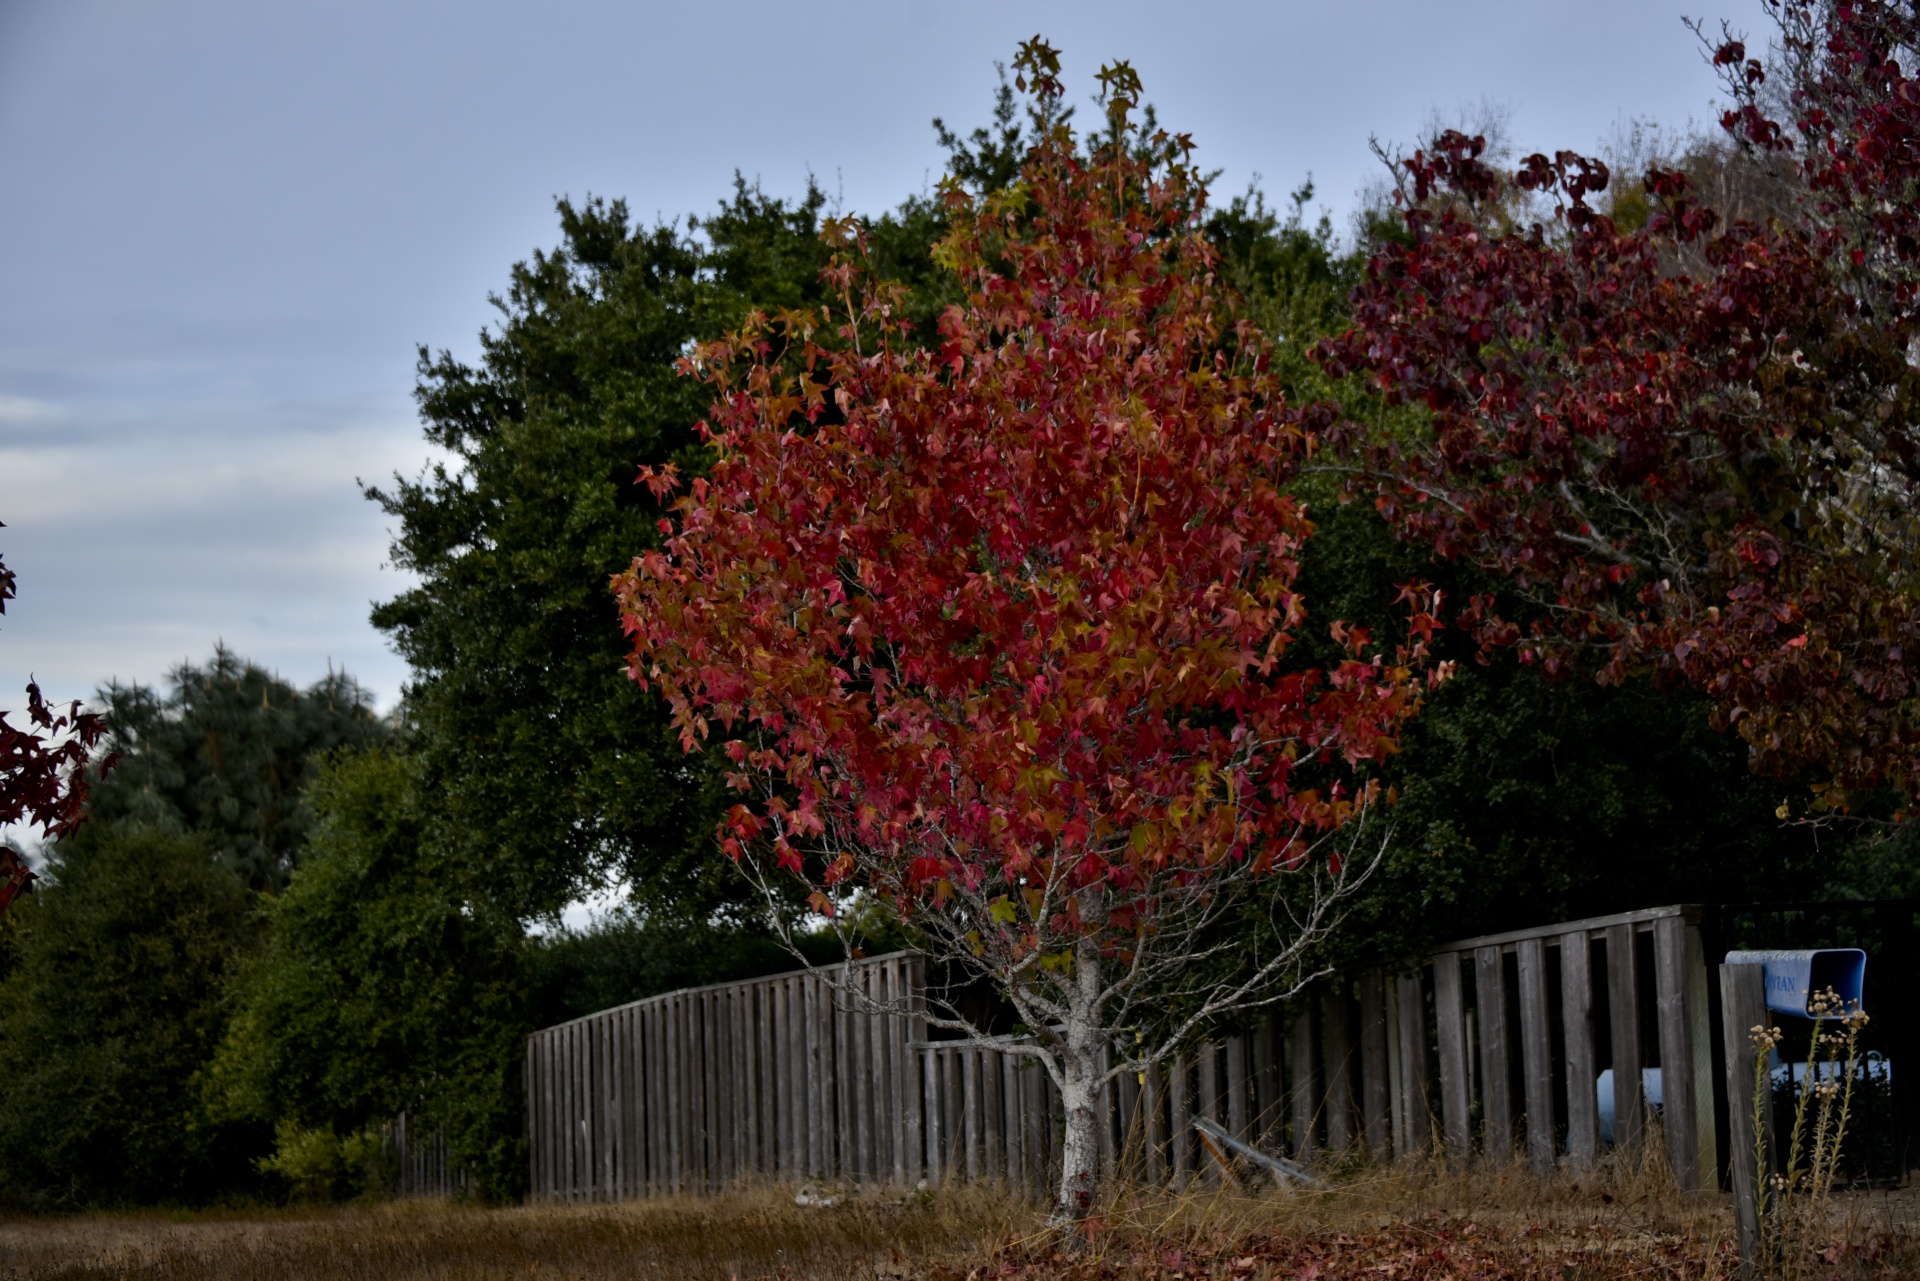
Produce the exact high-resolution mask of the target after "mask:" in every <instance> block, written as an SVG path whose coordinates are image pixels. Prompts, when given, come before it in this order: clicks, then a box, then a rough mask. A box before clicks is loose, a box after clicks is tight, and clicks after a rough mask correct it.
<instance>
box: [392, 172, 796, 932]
mask: <svg viewBox="0 0 1920 1281" xmlns="http://www.w3.org/2000/svg"><path fill="white" fill-rule="evenodd" d="M822 203H823V198H822V197H821V195H820V193H819V192H818V191H810V192H809V193H808V194H807V196H806V197H805V198H804V199H802V200H800V201H798V202H791V203H789V202H786V201H782V200H777V199H773V198H769V197H767V196H764V195H762V194H761V193H760V192H759V191H758V190H757V189H754V188H751V187H748V186H746V185H745V184H740V185H738V186H737V188H736V190H735V192H734V196H733V198H732V200H730V201H729V202H727V203H726V204H724V205H722V206H721V208H720V209H719V210H718V212H717V213H715V214H714V215H713V216H712V217H709V218H706V219H703V220H700V221H698V222H697V223H694V224H693V225H692V226H691V228H690V229H689V230H682V229H680V228H679V227H676V226H656V227H651V228H647V227H641V226H637V225H635V224H633V223H632V222H631V221H630V219H629V217H628V214H627V209H626V206H625V204H624V203H622V202H620V201H611V202H608V201H600V200H589V201H586V202H585V203H583V204H579V205H575V204H573V203H571V202H568V201H562V202H560V205H559V214H560V229H561V236H562V239H561V244H560V246H559V247H558V248H556V249H554V250H552V251H550V252H537V253H535V254H534V256H533V258H532V259H531V260H530V261H528V262H525V263H522V264H519V265H518V266H516V267H515V268H514V269H513V271H512V273H511V278H510V283H509V286H508V289H507V292H506V294H505V295H504V296H503V297H497V298H496V299H495V300H494V301H495V305H496V306H497V307H498V309H499V313H500V318H499V321H498V323H497V325H496V326H495V327H494V328H492V329H490V330H488V331H486V332H485V333H483V334H482V335H481V339H480V342H481V354H480V359H479V360H478V362H477V363H475V364H471V365H469V364H466V363H463V362H461V361H458V360H456V359H454V358H453V357H452V356H451V355H449V354H447V353H445V352H442V353H441V354H439V355H438V356H432V355H430V354H429V353H428V352H427V351H426V350H425V349H424V348H423V349H422V350H421V353H420V363H419V383H418V387H417V391H416V395H417V398H418V400H419V404H420V413H421V418H422V421H423V422H424V424H425V428H426V435H427V438H428V439H429V440H430V441H431V442H433V444H435V445H436V446H438V447H439V448H441V449H443V450H445V451H446V452H447V453H449V454H450V455H452V462H451V463H449V464H446V465H435V466H434V467H432V468H430V469H429V470H428V471H426V472H425V473H424V474H422V475H421V476H420V477H418V478H416V479H412V480H408V479H403V478H399V477H396V478H395V480H394V482H393V484H392V485H391V486H389V487H371V486H370V487H368V489H367V491H366V492H367V496H368V497H369V498H370V499H372V500H373V501H375V502H377V503H379V504H380V506H381V507H382V509H384V510H385V511H386V512H387V514H388V515H389V516H391V517H393V518H394V520H395V522H396V532H395V538H394V543H393V551H392V555H393V558H394V561H395V563H396V564H397V565H399V566H401V567H403V568H405V569H408V570H411V571H412V572H414V573H415V574H417V575H419V578H420V584H419V586H417V587H415V588H412V589H410V590H409V591H406V592H404V593H402V594H401V595H399V596H397V597H395V598H394V599H392V600H390V601H387V602H385V603H384V604H381V605H380V606H378V607H377V608H376V609H375V610H374V612H373V621H374V624H375V626H377V627H379V628H381V629H382V630H383V631H385V632H387V633H388V634H389V636H391V637H392V639H393V643H394V645H395V647H396V648H397V649H398V650H399V651H400V653H401V654H402V656H404V657H405V658H406V659H407V661H408V662H409V663H410V664H411V665H412V668H413V681H412V684H411V685H410V687H409V699H410V701H411V707H412V714H413V717H414V723H415V740H414V741H415V744H416V749H417V751H418V753H419V755H420V758H421V766H422V769H423V771H424V786H425V788H426V789H427V791H428V792H430V793H431V794H432V795H433V796H435V798H436V802H437V808H438V812H437V813H436V814H435V815H433V816H432V819H433V821H432V822H430V826H431V828H432V831H433V836H434V839H436V840H438V841H440V842H442V843H444V844H446V845H448V846H449V847H450V848H457V849H458V850H459V851H460V853H461V855H462V856H463V857H465V858H466V859H468V860H469V861H471V862H472V863H473V864H474V865H475V866H480V865H485V866H489V867H490V868H492V869H493V874H494V875H495V876H496V877H497V880H496V882H495V884H494V889H493V892H494V893H495V894H496V895H497V896H498V898H499V901H500V902H501V903H503V904H505V905H507V906H508V908H509V910H511V911H513V912H515V913H517V914H520V915H538V914H542V913H550V912H553V911H556V910H558V909H559V908H560V907H561V906H563V905H564V904H565V903H567V902H568V901H569V900H570V899H572V898H574V897H576V896H577V895H578V894H579V893H580V892H581V891H582V890H583V889H584V888H586V887H587V886H589V885H591V884H593V883H595V882H597V881H599V880H600V879H601V878H604V877H624V878H626V879H627V880H628V881H629V882H630V883H631V884H632V885H633V887H634V889H635V891H636V893H637V894H639V895H640V896H642V897H643V898H645V899H647V900H648V901H653V902H662V903H675V904H682V905H688V906H689V907H691V908H692V910H696V911H699V910H707V909H711V908H712V907H713V906H714V905H715V904H716V903H719V902H721V901H724V899H725V898H726V896H727V894H728V892H730V890H731V888H732V885H731V880H730V878H727V877H725V876H723V875H722V874H721V873H722V869H719V868H717V867H716V866H714V864H713V860H712V858H711V856H710V850H711V848H712V845H713V841H712V835H711V834H712V828H713V815H714V814H715V812H716V811H715V805H716V804H717V802H718V799H719V792H718V788H717V787H716V785H715V782H714V780H713V778H712V777H711V776H710V774H709V772H707V771H706V770H705V769H704V768H703V767H702V766H701V765H700V764H699V763H698V762H694V763H689V762H687V761H686V760H685V759H683V757H682V754H681V753H680V751H679V749H678V747H677V746H676V745H675V744H674V743H672V742H671V741H670V736H669V735H668V733H667V730H666V728H665V719H664V717H663V716H662V715H661V714H659V713H658V712H657V711H656V709H655V708H654V706H653V704H652V702H651V701H650V699H649V698H648V696H646V695H644V694H643V693H641V692H640V690H639V689H638V688H637V687H636V686H635V685H634V683H633V682H632V681H630V680H628V679H627V677H626V674H625V671H624V669H623V654H624V647H623V641H622V637H621V634H620V628H619V623H618V619H617V616H616V614H615V611H614V607H613V598H612V595H611V593H610V592H609V590H608V586H607V584H608V580H609V579H610V578H611V576H612V575H613V574H615V573H617V572H619V571H620V570H621V569H624V568H625V567H626V565H627V563H628V561H629V559H630V558H631V557H632V555H633V553H634V551H635V549H637V548H640V547H645V546H647V545H648V544H649V543H650V542H651V541H652V540H653V539H654V537H655V533H654V524H655V522H656V521H657V520H658V519H659V512H658V511H657V510H656V509H655V507H654V505H653V504H652V503H651V501H650V500H649V499H648V496H647V493H646V491H645V490H644V489H641V488H639V487H638V486H636V485H635V484H634V478H635V476H636V474H637V472H638V469H639V467H640V466H641V464H643V463H649V462H654V463H657V462H666V461H674V462H677V463H679V464H680V465H681V466H682V467H685V468H688V469H691V470H698V468H699V466H700V464H701V450H700V446H699V444H698V441H697V439H696V437H695V434H694V431H693V426H694V423H695V422H696V421H698V420H699V418H700V417H701V416H702V414H703V412H704V410H705V407H706V406H705V402H704V399H703V393H702V391H701V389H700V387H699V386H698V384H696V383H695V382H693V381H692V380H690V379H684V378H681V377H680V376H679V375H678V374H677V373H676V372H675V363H676V362H677V361H678V360H679V358H680V355H681V353H682V351H683V349H684V348H685V347H686V345H687V343H688V342H689V341H690V340H692V339H694V338H696V337H706V336H709V335H713V334H717V333H720V332H722V331H724V330H725V329H726V328H727V327H728V326H730V325H733V324H736V323H737V322H738V321H739V320H740V318H741V317H742V316H744V315H745V314H746V312H747V310H748V309H749V308H750V307H752V306H762V307H781V306H794V305H798V304H800V303H802V302H805V301H808V300H810V299H812V298H813V297H814V295H815V292H816V290H817V283H816V280H815V277H816V276H817V274H818V272H819V268H820V265H821V264H822V263H823V262H824V261H825V255H824V253H823V250H822V248H821V245H820V242H819V239H818V237H817V235H816V232H817V224H818V217H819V212H820V208H821V205H822Z"/></svg>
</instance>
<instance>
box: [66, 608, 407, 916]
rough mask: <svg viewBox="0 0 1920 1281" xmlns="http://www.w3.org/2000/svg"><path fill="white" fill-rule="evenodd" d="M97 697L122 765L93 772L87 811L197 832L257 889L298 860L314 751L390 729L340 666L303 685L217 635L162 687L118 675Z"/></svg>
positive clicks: (360, 741) (269, 885)
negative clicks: (198, 658) (213, 644)
mask: <svg viewBox="0 0 1920 1281" xmlns="http://www.w3.org/2000/svg"><path fill="white" fill-rule="evenodd" d="M97 697H98V699H99V701H100V702H101V703H102V704H104V705H105V706H106V708H107V717H106V719H107V726H108V730H109V740H108V741H109V744H110V746H111V748H112V750H113V751H115V752H118V753H119V764H118V767H117V768H116V769H115V770H113V771H112V772H110V773H108V774H107V775H106V777H105V778H103V779H100V780H99V781H98V782H96V783H95V785H94V790H93V797H92V800H91V802H90V803H89V805H88V807H87V813H88V816H89V817H90V818H92V819H93V820H95V821H96V822H99V823H103V824H105V823H118V822H123V821H131V822H135V823H140V824H145V825H147V826H150V827H153V828H156V829H159V830H162V831H168V832H194V833H198V834H199V835H201V836H202V837H203V838H204V839H205V841H206V843H207V844H208V845H209V846H210V847H211V848H212V850H213V852H214V854H215V856H216V857H217V858H219V859H220V861H221V862H223V863H224V864H225V865H226V866H228V867H230V868H231V869H233V870H234V871H235V872H237V873H239V874H240V876H242V877H243V878H244V879H245V880H246V881H247V882H248V883H249V884H251V885H253V886H255V887H256V888H260V889H273V888H277V887H279V886H281V885H283V884H285V882H286V878H287V874H288V872H289V871H291V870H292V868H293V866H294V864H295V863H296V862H298V861H299V858H300V850H301V846H302V845H303V844H304V842H305V840H306V835H307V830H308V828H309V827H310V826H311V825H312V822H313V814H312V811H311V810H310V809H309V808H308V806H307V803H306V799H305V790H306V787H307V785H308V784H309V783H310V782H311V781H312V779H313V777H314V770H315V768H316V761H317V759H318V757H319V756H320V755H321V754H322V753H325V752H327V751H330V750H332V749H333V748H336V747H342V746H364V745H367V744H371V743H377V742H382V741H384V740H385V739H386V738H387V737H388V736H389V734H390V728H389V726H388V725H387V724H386V722H384V721H382V720H380V719H379V718H378V717H376V716H375V715H374V714H373V700H372V698H371V696H370V695H369V694H368V693H367V691H366V690H364V689H362V688H361V687H360V684H359V683H358V682H357V681H355V680H354V679H353V678H352V677H351V676H349V675H347V674H346V673H345V672H329V673H328V674H327V675H326V677H325V678H323V679H322V680H319V681H317V682H315V683H314V684H313V685H311V686H309V687H308V688H307V689H305V690H300V689H296V688H295V687H294V686H292V685H290V684H288V683H287V682H286V681H284V680H282V679H280V678H279V677H277V676H274V675H272V674H271V673H269V672H267V671H266V670H265V669H263V668H261V667H259V666H257V665H255V664H253V663H250V662H248V661H246V660H245V659H243V658H241V657H239V656H238V655H237V654H235V653H234V652H233V651H232V650H229V649H227V648H226V647H225V646H224V645H222V646H219V647H217V648H215V650H214V652H213V657H212V659H211V660H209V661H208V662H207V663H206V664H204V665H198V664H194V663H182V664H180V666H178V667H176V668H174V669H173V671H172V672H170V673H169V674H168V677H167V690H166V692H165V693H161V692H159V691H157V690H154V689H152V688H150V687H148V686H145V685H140V684H137V683H136V684H129V685H121V684H119V683H117V682H116V683H113V684H109V685H107V686H106V687H105V688H103V689H101V690H100V691H99V693H98V695H97Z"/></svg>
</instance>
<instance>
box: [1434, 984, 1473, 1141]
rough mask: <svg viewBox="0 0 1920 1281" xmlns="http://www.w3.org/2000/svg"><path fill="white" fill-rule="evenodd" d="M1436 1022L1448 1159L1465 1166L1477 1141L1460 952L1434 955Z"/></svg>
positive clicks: (1441, 1100)
mask: <svg viewBox="0 0 1920 1281" xmlns="http://www.w3.org/2000/svg"><path fill="white" fill-rule="evenodd" d="M1433 1005H1434V1023H1435V1026H1436V1029H1437V1031H1438V1033H1439V1038H1440V1111H1441V1115H1442V1120H1443V1123H1444V1125H1445V1127H1446V1142H1447V1160H1448V1161H1450V1162H1452V1163H1453V1164H1454V1166H1455V1167H1456V1168H1464V1167H1465V1166H1466V1163H1467V1155H1468V1152H1469V1151H1470V1150H1471V1147H1472V1144H1473V1129H1472V1126H1473V1111H1472V1108H1473V1100H1472V1099H1471V1098H1470V1097H1469V1092H1468V1087H1467V1008H1466V997H1465V993H1463V992H1462V991H1461V989H1460V954H1459V953H1458V952H1442V953H1440V954H1439V955H1438V956H1436V957H1434V958H1433Z"/></svg>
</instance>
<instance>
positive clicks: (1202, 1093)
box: [1194, 1041, 1220, 1185]
mask: <svg viewBox="0 0 1920 1281" xmlns="http://www.w3.org/2000/svg"><path fill="white" fill-rule="evenodd" d="M1194 1076H1195V1079H1196V1080H1197V1082H1198V1084H1199V1088H1198V1089H1197V1090H1196V1091H1195V1092H1194V1093H1195V1103H1194V1115H1196V1116H1202V1117H1205V1118H1206V1119H1207V1120H1209V1121H1211V1122H1213V1123H1214V1124H1215V1125H1218V1124H1220V1050H1219V1047H1218V1046H1217V1045H1215V1044H1214V1043H1213V1042H1212V1041H1208V1042H1206V1043H1205V1044H1203V1045H1202V1046H1201V1047H1200V1052H1199V1053H1198V1054H1196V1055H1194ZM1194 1165H1195V1166H1196V1167H1198V1170H1199V1173H1200V1174H1201V1175H1202V1177H1203V1179H1204V1181H1205V1182H1206V1183H1208V1184H1209V1185H1211V1184H1217V1183H1218V1182H1219V1181H1220V1166H1219V1163H1218V1162H1216V1161H1215V1160H1214V1159H1213V1158H1212V1157H1211V1156H1208V1155H1206V1154H1205V1148H1204V1146H1202V1147H1201V1148H1198V1149H1196V1150H1195V1151H1194Z"/></svg>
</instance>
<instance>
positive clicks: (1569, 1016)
mask: <svg viewBox="0 0 1920 1281" xmlns="http://www.w3.org/2000/svg"><path fill="white" fill-rule="evenodd" d="M1590 946H1591V945H1590V943H1589V942H1588V939H1587V934H1586V931H1585V930H1577V931H1574V932H1573V933H1569V934H1562V935H1561V936H1560V993H1561V998H1560V1001H1561V1003H1560V1026H1561V1039H1562V1040H1563V1041H1564V1042H1565V1044H1566V1047H1567V1048H1566V1054H1567V1159H1568V1160H1569V1161H1570V1162H1571V1163H1572V1165H1573V1168H1574V1169H1576V1170H1591V1169H1592V1168H1593V1166H1594V1162H1595V1161H1597V1160H1598V1159H1599V1155H1600V1128H1599V1127H1600V1118H1599V1107H1598V1104H1597V1102H1596V1100H1595V1099H1594V1095H1593V1091H1592V1090H1590V1089H1587V1088H1586V1083H1587V1082H1588V1081H1591V1080H1593V1079H1594V1078H1595V1077H1596V1076H1597V1075H1598V1072H1597V1071H1596V1070H1595V1066H1594V1053H1593V974H1592V962H1593V954H1592V952H1591V951H1590V950H1589V949H1590Z"/></svg>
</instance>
